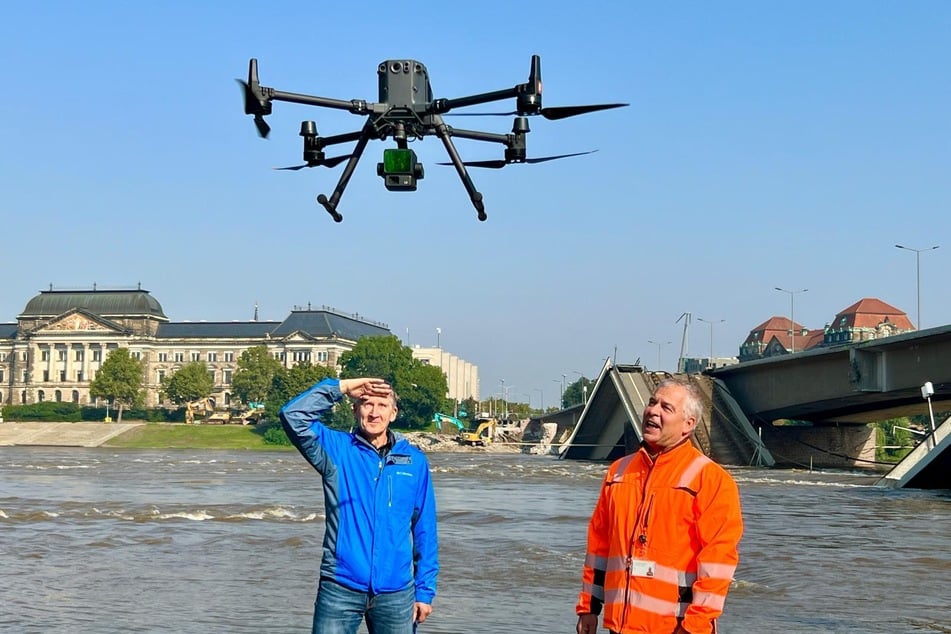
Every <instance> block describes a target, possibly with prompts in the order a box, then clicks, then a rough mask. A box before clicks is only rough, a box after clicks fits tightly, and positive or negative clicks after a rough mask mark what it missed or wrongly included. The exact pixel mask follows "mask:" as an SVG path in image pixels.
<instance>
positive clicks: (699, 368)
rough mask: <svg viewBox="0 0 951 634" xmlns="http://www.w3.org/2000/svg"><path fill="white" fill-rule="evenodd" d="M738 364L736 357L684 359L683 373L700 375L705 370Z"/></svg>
mask: <svg viewBox="0 0 951 634" xmlns="http://www.w3.org/2000/svg"><path fill="white" fill-rule="evenodd" d="M737 362H738V360H737V358H736V357H714V358H712V359H711V358H710V357H684V359H683V372H684V373H685V374H701V373H703V372H706V371H707V370H715V369H717V368H725V367H726V366H728V365H735V364H736V363H737Z"/></svg>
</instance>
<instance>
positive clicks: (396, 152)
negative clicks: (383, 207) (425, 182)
mask: <svg viewBox="0 0 951 634" xmlns="http://www.w3.org/2000/svg"><path fill="white" fill-rule="evenodd" d="M376 173H377V176H382V177H383V184H384V186H386V188H387V189H388V190H389V191H391V192H414V191H416V181H417V180H420V179H421V178H422V177H423V165H422V163H419V162H418V161H417V160H416V152H414V151H413V150H411V149H409V148H387V149H385V150H383V162H382V163H377V164H376Z"/></svg>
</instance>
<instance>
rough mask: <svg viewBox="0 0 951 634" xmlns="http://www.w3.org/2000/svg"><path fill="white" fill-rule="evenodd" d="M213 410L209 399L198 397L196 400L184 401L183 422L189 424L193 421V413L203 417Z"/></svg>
mask: <svg viewBox="0 0 951 634" xmlns="http://www.w3.org/2000/svg"><path fill="white" fill-rule="evenodd" d="M214 411H215V407H214V405H212V404H211V399H207V398H200V399H198V400H197V401H188V402H187V403H185V422H186V423H187V424H189V425H191V424H192V423H194V422H195V415H196V414H197V415H198V416H199V417H202V418H203V417H205V416H207V415H208V414H210V413H212V412H214Z"/></svg>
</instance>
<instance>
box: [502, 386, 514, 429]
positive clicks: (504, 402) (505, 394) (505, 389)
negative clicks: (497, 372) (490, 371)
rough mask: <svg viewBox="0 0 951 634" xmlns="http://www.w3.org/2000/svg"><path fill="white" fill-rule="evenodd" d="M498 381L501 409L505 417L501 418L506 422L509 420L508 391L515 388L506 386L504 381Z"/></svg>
mask: <svg viewBox="0 0 951 634" xmlns="http://www.w3.org/2000/svg"><path fill="white" fill-rule="evenodd" d="M499 380H500V381H501V382H502V408H503V409H504V411H505V415H504V417H503V418H504V420H508V419H509V403H508V400H509V390H511V389H512V388H514V387H515V386H514V385H509V386H506V385H505V379H499Z"/></svg>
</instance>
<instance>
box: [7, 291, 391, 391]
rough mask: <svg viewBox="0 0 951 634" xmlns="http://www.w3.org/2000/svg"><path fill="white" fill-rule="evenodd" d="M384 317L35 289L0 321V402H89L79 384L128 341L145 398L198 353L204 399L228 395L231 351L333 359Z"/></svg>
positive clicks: (374, 330) (375, 332)
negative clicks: (257, 315) (179, 316)
mask: <svg viewBox="0 0 951 634" xmlns="http://www.w3.org/2000/svg"><path fill="white" fill-rule="evenodd" d="M390 334H391V333H390V331H389V329H388V328H387V326H386V325H385V324H382V323H379V322H374V321H370V320H368V319H365V318H363V317H360V316H359V315H349V314H346V313H342V312H338V311H337V310H335V309H333V308H330V307H327V306H324V307H321V308H319V309H311V307H310V306H308V307H307V308H295V309H294V310H292V311H291V313H290V314H289V315H288V316H287V318H285V319H284V321H281V322H276V321H267V322H261V321H257V319H255V320H253V321H237V320H235V321H229V322H205V321H180V322H173V321H171V320H169V318H168V317H167V316H166V315H165V313H164V311H163V310H162V306H161V304H159V302H158V300H156V299H155V298H154V297H152V295H150V294H149V292H148V291H146V290H143V289H142V288H141V287H140V288H137V289H134V290H97V289H96V288H93V289H92V290H81V291H75V290H70V291H61V290H53V288H52V286H51V287H50V289H49V290H48V291H42V292H40V294H39V295H37V296H36V297H33V298H32V299H30V301H29V302H27V304H26V307H25V308H24V309H23V312H22V313H21V314H20V315H18V316H17V321H16V322H15V323H3V324H0V405H2V404H8V403H9V404H17V405H19V404H26V403H36V402H40V401H69V402H73V403H79V404H82V405H85V404H89V403H91V402H92V401H93V400H94V399H91V398H90V396H89V384H90V382H91V381H92V379H93V378H95V376H96V372H97V371H98V370H99V368H100V367H102V363H103V361H105V359H106V357H107V356H108V355H109V352H110V351H111V350H114V349H116V348H119V347H123V348H128V349H129V351H130V352H131V354H132V356H134V357H135V358H137V359H139V360H141V361H142V363H143V365H144V369H145V380H144V388H145V391H146V406H149V407H154V406H157V405H160V404H162V403H161V399H160V395H159V388H160V385H161V381H162V379H163V378H164V377H166V376H171V375H172V374H174V373H175V371H176V370H178V369H179V368H180V367H181V366H182V365H184V364H185V363H189V362H192V361H200V362H202V363H205V364H206V365H207V366H208V372H209V374H211V375H212V377H213V378H214V383H215V387H214V392H213V393H212V397H211V398H212V400H213V401H214V402H215V404H216V405H218V406H228V405H230V404H231V378H232V376H233V375H234V372H235V370H236V369H237V361H238V359H239V358H240V357H241V353H242V352H244V351H245V350H247V349H248V348H251V347H253V346H261V345H263V346H266V347H267V349H268V351H269V352H270V353H271V355H272V356H273V357H274V358H275V359H277V360H279V361H280V362H281V363H282V364H284V367H288V368H289V367H293V366H295V365H297V364H299V363H304V362H309V363H313V364H322V365H329V366H338V365H339V362H340V356H341V355H342V354H343V353H344V352H346V351H347V350H350V349H352V348H353V346H354V344H356V342H357V340H358V339H360V338H361V337H365V336H379V335H390Z"/></svg>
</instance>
